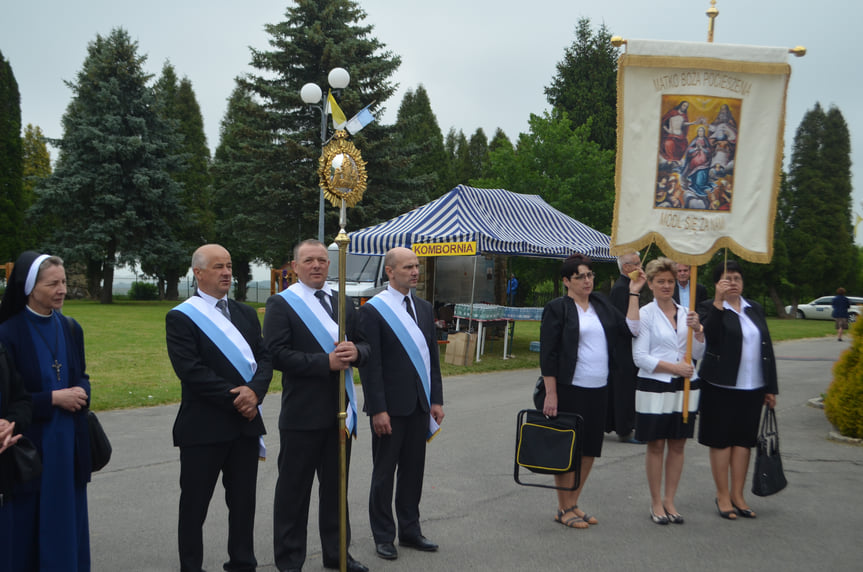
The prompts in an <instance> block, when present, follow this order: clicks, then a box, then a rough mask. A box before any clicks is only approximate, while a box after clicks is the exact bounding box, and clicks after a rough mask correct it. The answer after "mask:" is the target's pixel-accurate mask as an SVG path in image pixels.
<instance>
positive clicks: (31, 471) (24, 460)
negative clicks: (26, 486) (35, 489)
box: [7, 435, 42, 484]
mask: <svg viewBox="0 0 863 572" xmlns="http://www.w3.org/2000/svg"><path fill="white" fill-rule="evenodd" d="M7 452H8V453H11V454H12V459H13V463H12V471H13V475H12V479H13V482H14V483H15V484H21V483H26V482H27V481H32V480H33V479H38V478H39V476H40V475H41V474H42V457H41V456H40V455H39V451H37V450H36V445H34V444H33V441H31V440H30V439H28V438H27V437H24V436H23V435H22V436H21V438H20V439H18V442H17V443H15V445H13V446H12V447H11V448H10V449H9V450H8V451H7Z"/></svg>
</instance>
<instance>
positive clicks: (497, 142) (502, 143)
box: [488, 127, 513, 153]
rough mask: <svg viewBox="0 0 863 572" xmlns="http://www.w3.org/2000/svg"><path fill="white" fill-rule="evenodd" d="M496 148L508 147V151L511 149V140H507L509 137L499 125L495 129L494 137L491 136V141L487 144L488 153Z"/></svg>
mask: <svg viewBox="0 0 863 572" xmlns="http://www.w3.org/2000/svg"><path fill="white" fill-rule="evenodd" d="M498 149H509V150H510V151H511V150H512V149H513V146H512V141H510V140H509V137H507V136H506V133H504V131H503V129H501V128H500V127H498V128H497V130H495V132H494V137H492V138H491V142H489V144H488V151H489V153H492V152H494V151H497V150H498Z"/></svg>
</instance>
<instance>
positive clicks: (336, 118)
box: [327, 90, 348, 129]
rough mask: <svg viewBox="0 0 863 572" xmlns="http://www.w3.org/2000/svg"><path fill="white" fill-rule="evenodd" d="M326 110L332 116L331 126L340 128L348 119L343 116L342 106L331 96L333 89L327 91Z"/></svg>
mask: <svg viewBox="0 0 863 572" xmlns="http://www.w3.org/2000/svg"><path fill="white" fill-rule="evenodd" d="M327 112H328V113H329V114H330V115H332V116H333V126H334V127H335V128H336V129H341V128H342V126H344V124H345V123H347V122H348V119H347V118H346V117H345V112H344V111H342V108H341V107H339V104H338V103H336V98H335V97H333V91H332V90H329V91H327Z"/></svg>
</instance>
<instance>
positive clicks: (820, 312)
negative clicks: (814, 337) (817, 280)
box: [785, 296, 863, 322]
mask: <svg viewBox="0 0 863 572" xmlns="http://www.w3.org/2000/svg"><path fill="white" fill-rule="evenodd" d="M848 300H850V301H851V307H850V308H848V316H849V317H848V321H849V322H854V321H856V320H857V316H859V315H860V313H861V311H863V309H861V305H863V298H858V297H856V296H848ZM791 310H792V307H791V306H785V313H786V314H791ZM795 317H796V318H800V319H801V320H802V319H809V320H832V319H833V296H821V297H820V298H816V299H815V300H812V301H811V302H809V303H808V304H798V305H797V314H796V315H795Z"/></svg>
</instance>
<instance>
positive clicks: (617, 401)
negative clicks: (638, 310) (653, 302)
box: [606, 252, 647, 444]
mask: <svg viewBox="0 0 863 572" xmlns="http://www.w3.org/2000/svg"><path fill="white" fill-rule="evenodd" d="M617 267H618V268H619V269H620V276H619V277H618V278H617V281H616V282H615V283H614V286H612V287H611V292H610V293H609V298H611V303H612V305H613V306H614V307H615V308H617V309H618V310H620V313H621V314H623V315H624V316H625V315H626V312H627V309H628V308H629V283H630V281H631V280H630V279H629V276H628V275H629V273H630V272H633V271H635V270H639V269H640V268H641V258H640V257H639V255H638V253H637V252H628V253H626V254H622V255H620V256H618V257H617ZM644 290H647V288H644ZM615 355H616V359H615V371H614V373H613V374H612V376H611V378H612V385H611V391H610V392H609V396H610V398H611V403H609V408H608V411H609V423H607V425H606V431H615V432H616V433H617V437H618V439H620V440H621V441H622V442H624V443H634V444H643V443H641V441H637V440H636V439H635V437H633V434H632V432H633V429H635V379H636V377H637V376H638V369H637V368H636V367H635V363H634V362H633V361H632V338H629V337H624V336H621V337H620V339H619V340H618V344H617V352H616V354H615Z"/></svg>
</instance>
